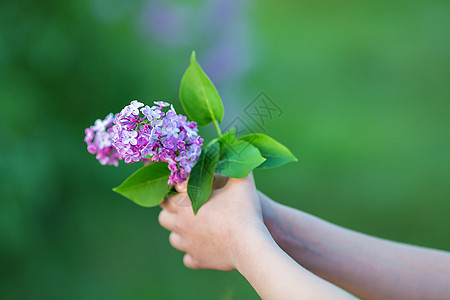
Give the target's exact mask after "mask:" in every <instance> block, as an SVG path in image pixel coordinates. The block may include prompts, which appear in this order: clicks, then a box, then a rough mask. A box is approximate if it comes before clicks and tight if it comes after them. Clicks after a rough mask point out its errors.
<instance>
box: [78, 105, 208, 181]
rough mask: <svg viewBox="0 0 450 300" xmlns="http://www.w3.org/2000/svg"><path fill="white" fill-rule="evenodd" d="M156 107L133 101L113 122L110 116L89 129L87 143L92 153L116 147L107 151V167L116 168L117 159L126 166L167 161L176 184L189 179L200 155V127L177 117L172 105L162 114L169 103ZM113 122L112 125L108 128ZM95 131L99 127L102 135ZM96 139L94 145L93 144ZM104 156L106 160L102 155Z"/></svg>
mask: <svg viewBox="0 0 450 300" xmlns="http://www.w3.org/2000/svg"><path fill="white" fill-rule="evenodd" d="M154 104H155V105H154V106H152V107H149V106H148V105H145V106H144V104H143V103H141V102H138V101H136V100H134V101H132V102H131V103H130V105H127V106H125V107H124V108H123V109H122V111H121V112H120V113H119V114H117V115H116V117H115V118H114V121H113V122H112V114H111V115H109V116H108V117H107V119H105V121H101V120H97V121H96V123H95V126H92V127H90V128H87V129H86V138H85V141H86V142H87V143H88V150H89V152H90V153H96V151H98V149H99V145H100V144H101V145H108V147H110V148H111V147H113V150H111V149H110V152H108V153H109V154H110V156H109V159H110V160H108V161H107V163H108V164H114V165H117V159H123V160H124V161H125V163H127V164H129V163H133V162H138V161H142V162H144V163H150V162H156V161H163V162H167V163H168V164H169V169H170V171H171V175H170V177H169V182H168V183H169V184H170V185H174V184H176V183H177V182H182V181H184V180H186V178H187V176H188V175H189V173H190V172H191V169H192V167H193V166H194V164H195V162H196V161H197V159H198V156H199V155H200V152H201V148H200V147H201V146H202V144H203V139H202V138H201V137H200V136H199V135H198V128H197V124H196V123H195V122H189V121H188V120H187V118H186V117H185V116H183V115H178V114H177V113H176V112H175V109H174V108H173V106H172V105H170V109H169V110H168V111H167V112H163V111H162V109H163V107H168V106H169V103H167V102H164V101H157V102H154ZM140 113H141V114H142V116H141V114H140ZM107 120H108V123H107V125H106V123H105V122H106V121H107ZM100 121H101V122H100ZM102 122H103V123H102ZM111 123H113V126H112V127H110V128H107V127H109V126H111ZM102 126H103V127H102ZM96 128H99V129H98V130H99V131H98V132H99V133H97V132H96V131H95V129H96ZM106 128H107V129H106ZM105 130H107V131H105ZM103 132H104V133H106V134H107V135H104V133H103ZM94 136H95V139H94V143H91V141H92V139H93V137H94ZM97 139H98V141H97ZM88 141H89V142H88ZM94 149H95V151H94ZM102 149H103V148H102ZM105 153H106V151H105ZM97 155H98V152H97ZM101 156H102V157H105V155H103V154H102V155H101ZM111 158H114V163H110V162H111V161H112V159H111ZM99 160H100V159H99ZM104 161H106V159H104ZM100 162H101V163H102V161H100ZM103 164H105V163H103Z"/></svg>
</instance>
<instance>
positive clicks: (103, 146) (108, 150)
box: [84, 113, 122, 167]
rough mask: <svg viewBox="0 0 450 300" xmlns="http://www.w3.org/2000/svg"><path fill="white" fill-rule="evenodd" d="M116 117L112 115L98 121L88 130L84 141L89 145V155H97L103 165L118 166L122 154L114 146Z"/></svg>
mask: <svg viewBox="0 0 450 300" xmlns="http://www.w3.org/2000/svg"><path fill="white" fill-rule="evenodd" d="M113 120H114V115H113V114H112V113H111V114H109V115H107V116H106V118H105V119H104V120H101V119H98V120H96V121H95V124H94V126H91V127H89V128H86V130H85V131H84V132H85V133H86V136H85V138H84V141H85V142H86V144H87V146H88V147H87V148H88V151H89V153H91V154H96V158H97V159H98V161H99V162H100V164H102V165H114V166H116V167H117V166H118V165H119V162H118V160H119V159H122V156H121V154H120V153H118V152H117V150H116V148H115V147H114V146H113V145H112V138H113V135H114V134H115V133H114V131H113V127H112V125H113Z"/></svg>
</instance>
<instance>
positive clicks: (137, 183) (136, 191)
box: [113, 162, 170, 207]
mask: <svg viewBox="0 0 450 300" xmlns="http://www.w3.org/2000/svg"><path fill="white" fill-rule="evenodd" d="M169 175H170V170H169V168H168V167H167V163H164V162H154V163H151V164H149V165H148V166H145V167H142V168H140V169H139V170H137V171H136V172H134V173H133V174H132V175H131V176H130V177H128V178H127V179H126V180H125V181H124V182H123V183H122V184H121V185H119V186H118V187H115V188H113V191H114V192H116V193H119V194H121V195H122V196H125V197H127V198H128V199H130V200H131V201H134V202H135V203H137V204H139V205H141V206H145V207H151V206H156V205H158V204H160V203H161V202H162V201H163V200H164V197H165V196H166V194H167V192H168V191H169V189H170V186H169V185H168V184H167V181H168V180H169Z"/></svg>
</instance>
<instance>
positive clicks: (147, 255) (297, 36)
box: [0, 0, 450, 299]
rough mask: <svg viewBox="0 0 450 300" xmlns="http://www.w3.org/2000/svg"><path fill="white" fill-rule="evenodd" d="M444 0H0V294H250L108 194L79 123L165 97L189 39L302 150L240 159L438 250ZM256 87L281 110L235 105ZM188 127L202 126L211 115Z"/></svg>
mask: <svg viewBox="0 0 450 300" xmlns="http://www.w3.org/2000/svg"><path fill="white" fill-rule="evenodd" d="M449 15H450V2H448V1H446V0H443V1H438V0H430V1H414V0H412V1H411V0H409V1H373V2H371V3H367V2H365V1H352V0H348V1H346V0H344V1H328V0H324V1H310V0H307V1H297V0H291V1H287V0H286V1H279V2H276V1H238V0H232V1H231V0H228V1H227V0H216V1H212V0H211V1H203V0H197V1H191V2H189V1H163V0H161V1H151V0H150V1H148V0H147V1H144V0H139V1H129V0H116V1H106V0H76V1H75V0H72V1H50V0H40V1H30V0H28V1H27V0H15V1H12V0H9V1H8V0H6V1H0V101H1V108H0V116H1V118H0V136H1V139H2V142H1V147H0V171H1V175H0V298H1V299H252V298H257V295H256V294H255V292H254V291H253V290H252V288H251V286H250V285H249V284H248V283H247V282H246V281H245V279H243V277H241V276H240V275H239V274H238V273H237V272H229V273H222V272H217V271H192V270H188V269H186V268H185V267H184V266H183V264H182V255H183V254H182V253H180V252H177V251H176V250H174V249H172V248H171V247H170V245H169V243H168V239H167V238H168V232H167V231H165V230H164V229H162V228H161V227H160V226H159V225H158V222H157V215H158V213H159V210H160V209H159V208H151V209H145V208H141V207H138V206H137V205H135V204H134V203H132V202H130V201H128V200H126V199H125V198H122V197H120V196H119V195H117V194H115V193H113V192H112V191H111V188H112V187H114V186H116V185H118V184H119V183H120V182H121V181H122V180H123V179H124V178H126V177H127V176H128V175H129V174H131V172H133V171H134V170H136V169H137V168H138V167H139V166H138V165H129V166H125V165H121V166H120V167H118V168H115V167H102V166H100V165H99V164H98V162H97V161H96V160H95V158H94V157H93V156H92V155H90V154H89V153H88V152H87V151H86V145H85V144H84V142H83V137H84V128H85V127H88V126H90V125H91V124H93V122H94V120H95V119H97V118H100V117H101V118H103V117H105V116H106V114H107V113H109V112H118V111H119V110H120V109H121V108H122V107H123V106H124V105H126V104H127V103H129V102H130V101H131V100H133V99H139V100H141V101H143V102H146V103H151V101H153V100H157V99H158V100H159V99H165V100H167V101H170V102H173V103H174V104H175V106H176V108H177V109H178V110H179V111H180V112H182V110H181V106H180V104H179V100H178V96H177V95H178V86H179V81H180V79H181V76H182V74H183V72H184V70H185V68H186V67H187V65H188V60H189V55H190V52H191V50H192V49H195V50H196V51H197V58H198V60H199V61H200V63H201V64H202V65H203V67H204V69H205V70H206V72H207V73H208V74H209V75H210V77H211V78H212V79H213V81H214V82H215V83H216V86H217V88H218V90H219V92H220V93H221V95H222V98H223V102H224V105H225V107H226V112H225V114H226V116H225V119H224V122H223V124H224V126H226V125H227V124H230V123H231V122H232V121H233V120H235V118H236V117H240V118H241V120H242V121H243V122H245V123H247V124H248V125H249V127H250V128H251V129H252V130H255V131H259V132H263V130H264V132H265V133H267V134H269V135H271V136H273V137H275V138H276V139H278V140H279V141H281V142H282V143H284V144H286V145H287V146H288V147H289V148H290V149H291V150H292V152H293V153H294V154H295V155H296V156H297V157H298V158H299V159H300V162H299V163H296V164H290V165H287V166H283V167H281V168H278V169H274V170H261V171H259V170H258V171H256V172H255V177H256V181H257V185H258V186H259V187H260V189H261V190H262V191H263V192H265V193H266V194H268V195H269V196H271V197H272V198H273V199H275V200H277V201H279V202H281V203H284V204H287V205H290V206H293V207H295V208H298V209H302V210H304V211H306V212H309V213H312V214H314V215H317V216H319V217H322V218H324V219H327V220H329V221H332V222H335V223H337V224H339V225H342V226H345V227H348V228H352V229H355V230H358V231H362V232H365V233H369V234H373V235H376V236H380V237H385V238H388V239H394V240H397V241H401V242H407V243H412V244H417V245H423V246H428V247H434V248H439V249H444V250H450V217H449V214H450V188H449V187H450V176H449V174H450V156H449V153H450V101H449V100H450V35H449V32H450V18H449V17H448V16H449ZM261 91H264V92H265V93H267V95H268V96H269V97H270V99H271V100H272V101H273V102H274V103H276V105H277V106H278V107H279V108H280V109H281V110H282V114H281V116H280V115H279V114H277V115H276V116H275V115H274V116H272V117H271V118H269V119H267V120H266V123H265V125H264V127H263V128H262V129H261V128H258V126H257V124H254V123H252V120H251V119H250V118H249V117H248V116H247V115H246V114H245V113H244V112H243V109H244V108H245V107H247V106H248V105H249V104H250V103H251V102H252V100H253V99H254V98H255V97H256V96H257V95H258V94H259V92H261ZM202 133H203V134H204V135H205V136H207V137H211V136H212V133H213V131H212V129H211V128H209V127H208V128H204V129H202Z"/></svg>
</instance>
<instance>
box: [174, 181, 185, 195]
mask: <svg viewBox="0 0 450 300" xmlns="http://www.w3.org/2000/svg"><path fill="white" fill-rule="evenodd" d="M187 183H188V179H186V180H185V181H183V182H178V183H177V184H176V185H175V189H176V190H177V192H178V193H186V192H187Z"/></svg>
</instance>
